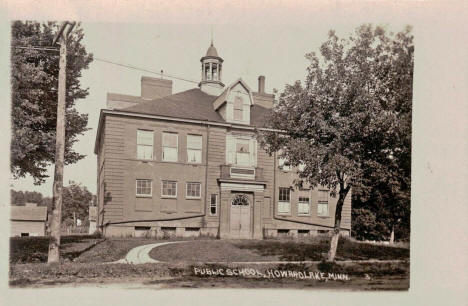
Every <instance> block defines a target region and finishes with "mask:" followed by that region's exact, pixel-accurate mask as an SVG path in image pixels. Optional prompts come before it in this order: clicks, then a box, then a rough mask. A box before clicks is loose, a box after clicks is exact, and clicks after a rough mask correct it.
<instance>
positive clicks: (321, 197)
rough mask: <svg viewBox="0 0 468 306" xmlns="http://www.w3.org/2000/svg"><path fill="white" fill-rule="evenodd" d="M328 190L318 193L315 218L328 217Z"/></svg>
mask: <svg viewBox="0 0 468 306" xmlns="http://www.w3.org/2000/svg"><path fill="white" fill-rule="evenodd" d="M328 192H329V191H328V190H319V191H318V203H317V216H321V217H328V215H329V212H328Z"/></svg>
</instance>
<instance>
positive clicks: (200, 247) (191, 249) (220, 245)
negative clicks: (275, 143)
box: [150, 240, 279, 262]
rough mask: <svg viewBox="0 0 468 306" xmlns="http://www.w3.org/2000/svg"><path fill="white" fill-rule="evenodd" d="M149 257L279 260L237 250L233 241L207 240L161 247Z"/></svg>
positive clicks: (177, 260) (168, 259)
mask: <svg viewBox="0 0 468 306" xmlns="http://www.w3.org/2000/svg"><path fill="white" fill-rule="evenodd" d="M237 243H238V242H237ZM150 257H151V258H155V259H157V260H159V261H164V262H215V261H220V262H236V261H277V260H279V258H278V256H276V255H262V254H259V253H257V252H256V251H255V250H250V249H242V248H239V247H238V246H237V245H236V241H233V240H211V241H210V240H207V241H196V242H195V241H194V242H187V243H181V244H169V245H163V246H160V247H157V248H155V249H153V250H151V252H150Z"/></svg>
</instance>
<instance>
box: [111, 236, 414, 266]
mask: <svg viewBox="0 0 468 306" xmlns="http://www.w3.org/2000/svg"><path fill="white" fill-rule="evenodd" d="M190 241H193V240H189V241H171V242H159V243H152V244H146V245H141V246H139V247H136V248H133V249H131V250H130V251H129V252H128V254H127V256H125V258H124V259H120V260H117V261H113V262H110V263H126V264H146V263H164V261H159V260H156V259H153V258H151V257H150V256H149V253H150V252H151V250H152V249H154V248H157V247H160V246H163V245H167V244H173V243H181V242H190ZM404 261H405V260H399V259H396V260H376V259H369V260H342V261H339V262H340V263H352V262H354V263H356V262H359V263H376V262H379V263H390V262H395V263H396V262H404ZM408 261H409V260H408ZM313 263H315V264H318V263H320V261H316V260H305V261H213V262H203V264H235V265H237V264H255V265H259V264H313Z"/></svg>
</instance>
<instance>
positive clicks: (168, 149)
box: [162, 132, 179, 162]
mask: <svg viewBox="0 0 468 306" xmlns="http://www.w3.org/2000/svg"><path fill="white" fill-rule="evenodd" d="M162 143H163V152H162V153H163V156H162V160H163V161H171V162H176V161H177V160H178V158H177V157H178V154H179V150H178V135H177V133H169V132H164V133H163V141H162Z"/></svg>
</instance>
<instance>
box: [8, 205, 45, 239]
mask: <svg viewBox="0 0 468 306" xmlns="http://www.w3.org/2000/svg"><path fill="white" fill-rule="evenodd" d="M46 222H47V207H46V206H37V204H36V203H26V205H25V206H13V205H12V206H11V217H10V224H11V234H10V236H12V237H24V236H45V233H46Z"/></svg>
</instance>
